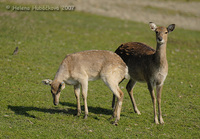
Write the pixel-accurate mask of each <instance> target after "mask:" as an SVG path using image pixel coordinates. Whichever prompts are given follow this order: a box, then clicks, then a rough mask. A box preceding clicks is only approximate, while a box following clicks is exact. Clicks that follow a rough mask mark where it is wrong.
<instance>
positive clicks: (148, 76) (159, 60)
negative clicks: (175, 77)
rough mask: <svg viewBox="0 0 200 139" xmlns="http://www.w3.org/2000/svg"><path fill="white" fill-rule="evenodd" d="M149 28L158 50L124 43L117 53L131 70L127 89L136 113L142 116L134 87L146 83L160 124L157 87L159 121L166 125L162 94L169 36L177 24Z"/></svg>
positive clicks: (138, 43) (154, 25) (132, 43)
mask: <svg viewBox="0 0 200 139" xmlns="http://www.w3.org/2000/svg"><path fill="white" fill-rule="evenodd" d="M149 26H150V28H151V30H152V31H154V32H155V33H156V41H157V47H156V50H154V49H153V48H151V47H150V46H147V45H146V44H143V43H140V42H129V43H124V44H122V45H121V46H119V47H118V49H117V50H116V51H115V53H117V54H118V55H119V56H120V57H121V58H122V59H123V60H124V62H125V63H126V64H127V66H128V68H129V75H130V77H131V78H130V80H129V82H128V84H127V86H126V89H127V91H128V93H129V96H130V98H131V101H132V104H133V108H134V111H135V112H136V113H137V114H140V111H139V110H138V108H137V105H136V103H135V100H134V97H133V87H134V85H135V84H136V82H137V81H138V82H146V83H147V85H148V89H149V92H150V94H151V98H152V101H153V109H154V121H155V123H156V124H159V122H158V117H157V112H156V97H155V94H154V87H155V86H156V92H157V101H158V112H159V120H160V123H161V124H164V121H163V118H162V112H161V92H162V88H163V83H164V81H165V78H166V76H167V73H168V63H167V56H166V46H167V36H168V34H169V33H170V32H172V31H173V30H174V29H175V24H171V25H169V26H168V27H167V28H166V27H157V26H156V24H154V23H152V22H150V23H149ZM114 103H115V96H113V103H112V106H114Z"/></svg>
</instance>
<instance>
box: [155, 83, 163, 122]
mask: <svg viewBox="0 0 200 139" xmlns="http://www.w3.org/2000/svg"><path fill="white" fill-rule="evenodd" d="M162 88H163V85H161V86H159V85H157V86H156V92H157V101H158V115H159V120H160V123H161V124H164V120H163V118H162V112H161V93H162Z"/></svg>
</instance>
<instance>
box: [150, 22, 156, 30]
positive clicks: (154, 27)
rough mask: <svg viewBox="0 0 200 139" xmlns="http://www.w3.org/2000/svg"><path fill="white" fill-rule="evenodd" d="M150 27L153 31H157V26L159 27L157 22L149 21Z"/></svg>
mask: <svg viewBox="0 0 200 139" xmlns="http://www.w3.org/2000/svg"><path fill="white" fill-rule="evenodd" d="M149 27H150V29H151V30H152V31H155V30H156V28H157V26H156V24H155V23H153V22H149Z"/></svg>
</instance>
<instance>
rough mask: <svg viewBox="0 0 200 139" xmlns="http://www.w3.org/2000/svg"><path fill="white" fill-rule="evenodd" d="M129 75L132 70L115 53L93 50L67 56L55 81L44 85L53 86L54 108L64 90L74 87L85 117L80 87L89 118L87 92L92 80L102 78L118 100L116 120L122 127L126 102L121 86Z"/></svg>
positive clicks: (78, 110)
mask: <svg viewBox="0 0 200 139" xmlns="http://www.w3.org/2000/svg"><path fill="white" fill-rule="evenodd" d="M125 77H127V78H128V77H129V75H128V67H127V66H126V64H125V63H124V62H123V60H122V59H121V58H120V57H119V56H118V55H117V54H115V53H113V52H110V51H103V50H90V51H83V52H78V53H74V54H70V55H67V56H66V57H65V59H64V60H63V61H62V63H61V65H60V67H59V69H58V71H57V73H56V75H55V78H54V80H53V81H52V80H50V79H46V80H43V83H44V84H46V85H50V86H51V94H52V96H53V103H54V105H58V103H59V97H60V93H61V90H63V89H64V88H65V84H68V85H73V86H74V92H75V96H76V99H77V116H79V115H80V114H81V106H80V88H81V87H82V95H83V99H84V106H85V118H87V116H88V106H87V91H88V81H94V80H96V79H99V78H101V79H102V80H103V82H104V83H105V84H106V85H107V86H108V87H109V88H110V90H111V91H112V92H113V94H114V95H115V96H116V97H117V104H116V106H115V109H114V112H113V116H112V118H115V117H116V120H115V122H114V123H113V124H114V125H117V124H118V121H119V119H120V112H121V107H122V101H123V96H124V95H123V92H122V91H121V89H120V88H119V86H118V84H119V82H120V81H122V80H123V79H124V78H125Z"/></svg>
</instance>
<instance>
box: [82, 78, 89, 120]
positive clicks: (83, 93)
mask: <svg viewBox="0 0 200 139" xmlns="http://www.w3.org/2000/svg"><path fill="white" fill-rule="evenodd" d="M81 85H82V95H83V101H84V107H85V116H84V119H87V116H88V106H87V91H88V81H87V80H84V81H83V82H81Z"/></svg>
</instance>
